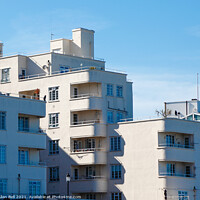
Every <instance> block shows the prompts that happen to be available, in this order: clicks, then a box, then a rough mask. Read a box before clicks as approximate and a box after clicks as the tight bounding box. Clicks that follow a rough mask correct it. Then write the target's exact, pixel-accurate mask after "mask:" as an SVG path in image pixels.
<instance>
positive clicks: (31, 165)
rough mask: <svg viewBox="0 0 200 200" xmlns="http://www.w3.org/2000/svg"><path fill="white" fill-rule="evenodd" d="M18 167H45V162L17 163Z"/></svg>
mask: <svg viewBox="0 0 200 200" xmlns="http://www.w3.org/2000/svg"><path fill="white" fill-rule="evenodd" d="M18 166H30V167H46V163H45V162H28V163H26V164H21V163H19V164H18Z"/></svg>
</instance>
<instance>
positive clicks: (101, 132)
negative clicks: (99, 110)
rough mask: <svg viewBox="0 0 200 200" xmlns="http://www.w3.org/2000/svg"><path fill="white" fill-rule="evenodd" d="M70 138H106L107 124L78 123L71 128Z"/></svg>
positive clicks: (93, 122)
mask: <svg viewBox="0 0 200 200" xmlns="http://www.w3.org/2000/svg"><path fill="white" fill-rule="evenodd" d="M70 136H71V137H72V138H76V137H79V138H80V137H106V124H103V123H95V121H87V122H85V123H84V122H77V123H76V125H71V126H70Z"/></svg>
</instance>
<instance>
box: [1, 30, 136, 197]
mask: <svg viewBox="0 0 200 200" xmlns="http://www.w3.org/2000/svg"><path fill="white" fill-rule="evenodd" d="M72 38H73V39H72V40H67V39H57V40H53V41H51V45H50V46H51V50H50V52H49V53H44V54H39V55H32V56H22V55H15V56H10V57H2V58H0V70H1V84H0V90H1V91H6V92H15V93H16V92H17V93H18V94H19V95H20V96H21V97H24V98H26V96H27V95H30V96H35V97H44V100H46V102H47V104H46V117H45V118H43V119H41V127H42V128H43V129H47V137H48V138H47V149H46V151H43V152H42V153H41V158H42V160H43V161H44V162H46V163H47V166H48V170H47V193H48V194H52V195H58V194H61V195H64V194H65V195H66V194H67V183H66V174H67V173H69V174H70V175H71V181H70V194H72V195H78V196H81V198H85V199H108V197H109V196H110V195H111V194H110V193H108V174H109V170H110V166H108V159H109V158H108V149H107V148H108V146H109V144H108V143H109V137H108V133H107V124H109V123H115V122H117V121H121V120H122V119H124V118H132V117H133V104H132V83H131V82H128V81H127V75H126V74H123V73H116V72H112V71H107V70H106V69H105V62H104V61H102V60H96V59H94V31H90V30H87V29H82V28H80V29H75V30H73V37H72ZM114 148H115V147H114ZM116 195H117V194H116ZM113 198H114V197H113ZM116 198H117V196H116ZM119 198H120V197H119Z"/></svg>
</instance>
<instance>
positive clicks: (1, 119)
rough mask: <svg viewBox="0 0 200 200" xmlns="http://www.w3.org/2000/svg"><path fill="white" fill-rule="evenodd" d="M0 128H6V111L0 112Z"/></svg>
mask: <svg viewBox="0 0 200 200" xmlns="http://www.w3.org/2000/svg"><path fill="white" fill-rule="evenodd" d="M0 130H6V113H5V112H0Z"/></svg>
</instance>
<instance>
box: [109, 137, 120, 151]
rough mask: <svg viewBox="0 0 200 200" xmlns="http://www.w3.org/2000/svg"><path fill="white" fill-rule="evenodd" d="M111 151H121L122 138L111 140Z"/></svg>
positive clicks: (112, 138)
mask: <svg viewBox="0 0 200 200" xmlns="http://www.w3.org/2000/svg"><path fill="white" fill-rule="evenodd" d="M110 151H121V137H120V136H119V137H111V138H110Z"/></svg>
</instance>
